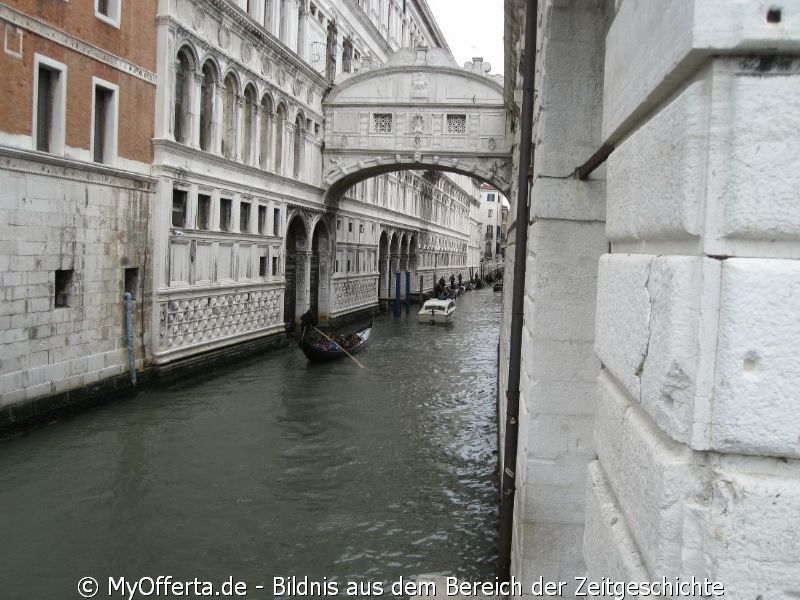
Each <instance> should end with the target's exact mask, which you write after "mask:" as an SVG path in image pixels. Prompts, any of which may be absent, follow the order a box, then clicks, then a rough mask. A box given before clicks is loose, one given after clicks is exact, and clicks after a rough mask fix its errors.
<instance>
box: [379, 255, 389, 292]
mask: <svg viewBox="0 0 800 600" xmlns="http://www.w3.org/2000/svg"><path fill="white" fill-rule="evenodd" d="M380 262H381V268H380V269H379V270H380V271H381V272H382V273H383V282H382V283H383V285H381V288H383V289H384V292H385V294H386V298H390V297H391V288H390V287H387V283H390V281H389V273H390V272H391V263H390V261H389V258H388V257H386V258H384V259H382V260H381V261H380Z"/></svg>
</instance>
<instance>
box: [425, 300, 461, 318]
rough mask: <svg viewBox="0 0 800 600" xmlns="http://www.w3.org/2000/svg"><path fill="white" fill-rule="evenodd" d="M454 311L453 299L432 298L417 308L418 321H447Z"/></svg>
mask: <svg viewBox="0 0 800 600" xmlns="http://www.w3.org/2000/svg"><path fill="white" fill-rule="evenodd" d="M455 311H456V303H455V300H452V299H447V300H437V299H435V298H434V299H431V300H428V301H426V302H425V304H423V305H422V308H420V309H419V322H420V323H431V324H435V323H449V322H450V321H451V320H452V318H453V313H454V312H455Z"/></svg>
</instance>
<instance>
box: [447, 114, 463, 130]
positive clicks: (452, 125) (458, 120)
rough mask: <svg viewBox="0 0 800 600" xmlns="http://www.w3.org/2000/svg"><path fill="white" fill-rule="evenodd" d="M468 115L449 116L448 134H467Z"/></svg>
mask: <svg viewBox="0 0 800 600" xmlns="http://www.w3.org/2000/svg"><path fill="white" fill-rule="evenodd" d="M466 132H467V115H447V133H466Z"/></svg>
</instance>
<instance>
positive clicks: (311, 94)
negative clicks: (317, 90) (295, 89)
mask: <svg viewBox="0 0 800 600" xmlns="http://www.w3.org/2000/svg"><path fill="white" fill-rule="evenodd" d="M306 102H308V104H309V106H311V105H312V104H314V90H311V89H309V90H308V93H307V94H306Z"/></svg>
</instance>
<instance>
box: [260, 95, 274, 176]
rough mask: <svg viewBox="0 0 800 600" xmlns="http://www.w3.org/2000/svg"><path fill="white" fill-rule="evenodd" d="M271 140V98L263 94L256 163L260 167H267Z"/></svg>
mask: <svg viewBox="0 0 800 600" xmlns="http://www.w3.org/2000/svg"><path fill="white" fill-rule="evenodd" d="M271 142H272V100H271V99H270V97H269V96H267V95H264V97H263V98H262V99H261V147H260V148H259V156H258V164H259V165H261V168H262V169H267V168H269V147H270V143H271Z"/></svg>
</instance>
